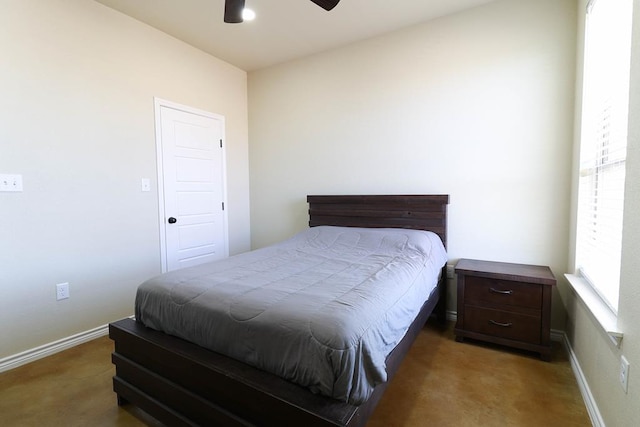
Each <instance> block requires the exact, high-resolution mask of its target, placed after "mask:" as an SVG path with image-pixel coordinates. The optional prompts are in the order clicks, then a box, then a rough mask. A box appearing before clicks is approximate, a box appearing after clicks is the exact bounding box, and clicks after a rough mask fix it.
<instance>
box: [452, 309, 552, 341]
mask: <svg viewBox="0 0 640 427" xmlns="http://www.w3.org/2000/svg"><path fill="white" fill-rule="evenodd" d="M464 329H465V330H467V331H473V332H478V333H481V334H486V335H491V336H495V337H501V338H507V339H511V340H516V341H523V342H526V343H530V344H540V317H539V316H527V315H525V314H519V313H512V312H509V311H501V310H492V309H489V308H482V307H475V306H469V305H467V306H465V317H464Z"/></svg>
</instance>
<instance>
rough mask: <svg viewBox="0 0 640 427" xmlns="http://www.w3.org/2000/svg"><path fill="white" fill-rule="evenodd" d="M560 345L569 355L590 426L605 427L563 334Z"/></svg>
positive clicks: (576, 360)
mask: <svg viewBox="0 0 640 427" xmlns="http://www.w3.org/2000/svg"><path fill="white" fill-rule="evenodd" d="M562 343H563V344H564V347H565V349H566V350H567V353H568V354H569V361H570V362H571V369H573V374H574V375H575V377H576V381H577V382H578V388H580V394H582V399H583V400H584V404H585V406H586V407H587V413H588V414H589V418H591V424H593V426H594V427H605V424H604V420H603V419H602V415H601V414H600V410H599V409H598V405H597V404H596V401H595V399H594V398H593V394H591V389H590V388H589V384H587V379H586V378H585V376H584V373H583V372H582V368H580V363H579V362H578V358H577V357H576V354H575V352H574V351H573V348H572V347H571V343H570V342H569V338H567V334H565V333H562Z"/></svg>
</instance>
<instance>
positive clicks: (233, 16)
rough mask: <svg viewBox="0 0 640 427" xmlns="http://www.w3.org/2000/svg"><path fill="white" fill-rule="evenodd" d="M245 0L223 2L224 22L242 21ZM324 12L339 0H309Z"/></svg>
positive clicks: (226, 0) (236, 22) (235, 22)
mask: <svg viewBox="0 0 640 427" xmlns="http://www.w3.org/2000/svg"><path fill="white" fill-rule="evenodd" d="M244 1H245V0H225V2H224V22H227V23H229V24H238V23H240V22H242V21H243V19H242V11H243V10H244ZM311 1H312V2H314V3H315V4H317V5H318V6H320V7H321V8H323V9H324V10H331V9H333V8H334V7H336V5H337V4H338V3H339V2H340V0H311Z"/></svg>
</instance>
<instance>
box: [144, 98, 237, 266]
mask: <svg viewBox="0 0 640 427" xmlns="http://www.w3.org/2000/svg"><path fill="white" fill-rule="evenodd" d="M153 101H154V112H155V132H156V135H155V137H156V165H157V172H158V220H159V225H160V263H161V265H162V272H163V273H166V272H167V270H168V267H167V240H166V237H167V236H166V230H165V227H166V225H165V224H166V212H165V205H164V201H165V200H164V199H165V197H164V171H163V158H162V119H161V114H160V110H161V108H162V107H167V108H172V109H174V110H178V111H184V112H186V113H191V114H197V115H200V116H204V117H209V118H213V119H217V120H220V122H221V123H222V140H223V143H222V200H223V203H224V206H225V208H224V211H223V212H222V218H223V230H224V236H223V240H224V246H225V247H224V253H225V254H226V255H227V256H228V254H229V236H228V230H229V229H228V218H227V211H228V208H227V206H228V204H227V156H226V143H225V142H226V136H225V135H226V134H225V121H224V116H222V115H220V114H215V113H210V112H208V111H204V110H199V109H197V108H193V107H188V106H186V105H181V104H177V103H175V102H172V101H167V100H166V99H161V98H157V97H154V98H153Z"/></svg>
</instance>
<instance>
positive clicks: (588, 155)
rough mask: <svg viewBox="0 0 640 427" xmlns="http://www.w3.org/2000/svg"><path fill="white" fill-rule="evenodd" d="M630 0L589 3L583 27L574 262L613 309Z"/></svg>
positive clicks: (619, 237) (617, 270)
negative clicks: (582, 79)
mask: <svg viewBox="0 0 640 427" xmlns="http://www.w3.org/2000/svg"><path fill="white" fill-rule="evenodd" d="M631 12H632V0H596V1H592V2H590V3H589V8H588V13H587V22H586V31H585V59H584V61H585V62H584V87H583V104H582V134H581V135H582V136H581V138H582V139H581V142H580V179H579V194H578V229H577V241H576V267H577V270H578V272H579V273H580V274H582V275H583V276H584V277H585V278H586V279H587V280H588V281H589V282H590V283H591V285H592V286H593V287H594V288H595V289H596V291H598V293H599V294H600V295H601V296H602V297H603V298H604V300H605V301H606V302H607V303H608V304H609V305H610V306H611V308H612V309H613V310H614V311H617V306H618V289H619V283H620V251H621V242H622V220H623V216H622V213H623V208H624V180H625V159H626V152H627V117H628V105H629V70H630V56H631V15H632V14H631Z"/></svg>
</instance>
